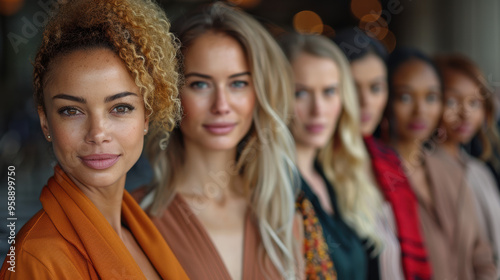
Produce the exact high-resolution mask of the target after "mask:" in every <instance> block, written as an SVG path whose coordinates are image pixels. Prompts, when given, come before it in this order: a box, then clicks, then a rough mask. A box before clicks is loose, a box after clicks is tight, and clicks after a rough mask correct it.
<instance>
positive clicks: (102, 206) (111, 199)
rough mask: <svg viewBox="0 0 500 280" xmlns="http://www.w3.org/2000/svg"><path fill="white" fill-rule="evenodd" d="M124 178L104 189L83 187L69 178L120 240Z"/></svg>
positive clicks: (121, 234)
mask: <svg viewBox="0 0 500 280" xmlns="http://www.w3.org/2000/svg"><path fill="white" fill-rule="evenodd" d="M125 178H126V177H125V176H123V178H121V179H120V180H118V182H116V183H114V184H113V185H110V186H106V187H92V186H85V185H83V184H81V183H80V182H78V181H77V180H75V178H71V179H72V180H73V182H75V184H76V185H77V186H78V187H79V188H80V190H81V191H82V192H83V194H85V196H87V197H88V198H89V199H90V201H91V202H92V203H93V204H94V205H95V207H97V209H98V210H99V211H100V212H101V213H102V215H103V216H104V218H105V219H106V220H107V221H108V223H109V224H110V225H111V227H112V228H113V229H114V230H115V231H116V233H118V236H120V238H122V237H123V231H122V220H121V210H122V201H123V193H124V190H125ZM122 240H123V238H122Z"/></svg>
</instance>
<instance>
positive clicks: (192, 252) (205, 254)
mask: <svg viewBox="0 0 500 280" xmlns="http://www.w3.org/2000/svg"><path fill="white" fill-rule="evenodd" d="M141 192H142V194H141ZM143 196H144V192H143V191H141V190H138V191H135V192H134V197H135V198H136V199H137V198H139V200H142V198H143ZM148 196H149V195H147V196H146V197H145V198H144V200H147V199H148ZM151 220H152V221H153V223H154V224H155V225H156V227H157V228H158V230H159V231H160V233H161V234H162V235H163V237H164V238H165V240H166V241H167V243H168V244H169V246H170V248H171V249H172V251H173V252H174V254H175V256H176V257H177V260H178V261H179V263H180V264H181V265H182V267H183V268H184V271H185V272H186V274H187V275H188V276H189V278H190V279H192V280H197V279H203V280H211V279H213V280H216V279H217V280H232V278H231V276H230V274H229V272H228V271H227V268H226V266H225V264H224V262H223V260H222V258H221V256H220V255H219V253H218V251H217V248H216V247H215V245H214V244H213V242H212V240H211V238H210V236H209V235H208V233H207V232H206V230H205V228H204V227H203V225H202V224H201V222H200V221H199V220H198V219H197V217H196V214H195V213H193V211H192V210H191V208H190V206H189V205H188V204H187V203H186V201H184V199H183V198H182V197H181V196H180V195H178V194H177V195H175V197H174V199H173V201H172V202H171V203H170V205H169V206H168V208H167V209H166V210H165V212H164V213H163V215H162V216H161V217H154V216H152V217H151ZM244 235H245V236H244V245H243V246H244V248H243V250H244V251H243V271H242V276H243V278H242V279H243V280H250V279H252V280H253V279H283V277H282V276H281V274H280V273H279V272H278V270H277V269H276V268H275V267H274V265H273V264H272V262H271V261H270V260H269V259H268V258H266V259H265V260H263V257H262V256H263V255H264V254H263V253H264V251H263V246H261V245H262V242H261V238H260V233H259V230H258V228H257V226H256V221H255V219H254V217H253V215H252V214H251V211H250V210H247V214H246V218H245V229H244Z"/></svg>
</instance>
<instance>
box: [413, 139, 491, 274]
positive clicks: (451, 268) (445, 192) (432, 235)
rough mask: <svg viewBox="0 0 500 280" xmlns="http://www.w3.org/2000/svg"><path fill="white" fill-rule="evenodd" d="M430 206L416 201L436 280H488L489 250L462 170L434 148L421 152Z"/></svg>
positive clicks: (489, 269)
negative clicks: (428, 189) (430, 197)
mask: <svg viewBox="0 0 500 280" xmlns="http://www.w3.org/2000/svg"><path fill="white" fill-rule="evenodd" d="M424 162H425V168H426V174H427V179H428V182H429V184H430V188H431V190H430V191H431V195H432V197H433V201H434V203H433V204H430V202H429V201H424V200H423V199H422V195H421V194H420V193H418V191H417V189H416V188H415V194H416V195H417V197H418V200H419V214H420V225H421V228H422V231H423V234H424V239H425V243H426V247H427V250H428V253H429V259H430V261H431V264H432V270H433V273H434V279H435V280H448V279H449V280H455V279H456V280H469V279H478V280H482V279H485V280H486V279H488V280H489V279H491V280H494V279H495V276H496V269H495V265H494V262H493V257H492V251H491V248H490V245H489V243H488V241H487V239H486V237H485V236H484V235H483V234H482V231H481V230H480V228H479V225H478V221H477V212H476V206H475V201H474V199H473V194H472V192H471V189H470V187H469V186H468V185H467V179H466V177H465V170H464V168H463V167H462V166H461V165H460V164H459V163H458V162H457V161H454V160H450V158H449V157H448V156H447V155H446V154H445V152H444V151H442V150H441V149H439V148H437V149H435V150H433V151H427V152H425V153H424Z"/></svg>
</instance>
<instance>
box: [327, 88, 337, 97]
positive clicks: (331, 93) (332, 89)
mask: <svg viewBox="0 0 500 280" xmlns="http://www.w3.org/2000/svg"><path fill="white" fill-rule="evenodd" d="M324 93H325V95H334V94H336V93H337V88H335V87H331V88H327V89H325V91H324Z"/></svg>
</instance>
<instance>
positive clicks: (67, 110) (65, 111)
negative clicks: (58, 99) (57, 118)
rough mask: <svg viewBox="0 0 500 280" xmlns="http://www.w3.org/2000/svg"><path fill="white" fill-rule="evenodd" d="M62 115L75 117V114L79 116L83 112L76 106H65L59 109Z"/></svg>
mask: <svg viewBox="0 0 500 280" xmlns="http://www.w3.org/2000/svg"><path fill="white" fill-rule="evenodd" d="M57 112H58V113H59V114H60V115H63V116H67V117H73V116H78V115H82V114H83V113H82V112H81V111H80V110H78V109H77V108H75V107H63V108H61V109H59V111H57Z"/></svg>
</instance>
